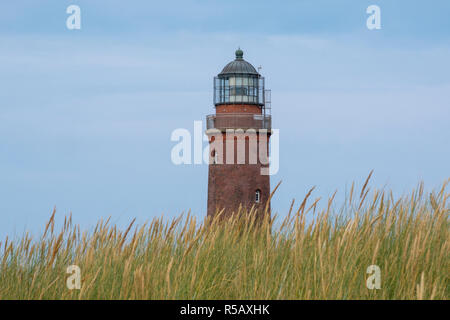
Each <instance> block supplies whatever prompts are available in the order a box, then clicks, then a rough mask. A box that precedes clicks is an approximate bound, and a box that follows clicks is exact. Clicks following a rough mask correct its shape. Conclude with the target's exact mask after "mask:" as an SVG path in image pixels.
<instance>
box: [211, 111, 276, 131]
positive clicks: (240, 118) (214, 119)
mask: <svg viewBox="0 0 450 320" xmlns="http://www.w3.org/2000/svg"><path fill="white" fill-rule="evenodd" d="M206 129H218V130H226V129H255V130H258V129H267V130H268V131H270V130H271V129H272V117H271V116H270V115H263V114H249V113H223V114H222V113H218V114H210V115H208V116H206Z"/></svg>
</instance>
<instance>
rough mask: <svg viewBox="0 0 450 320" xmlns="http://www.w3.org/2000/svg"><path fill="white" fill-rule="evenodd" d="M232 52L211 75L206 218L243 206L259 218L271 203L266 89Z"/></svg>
mask: <svg viewBox="0 0 450 320" xmlns="http://www.w3.org/2000/svg"><path fill="white" fill-rule="evenodd" d="M235 55H236V57H235V59H234V60H233V61H231V62H230V63H228V64H227V65H226V66H225V67H224V68H223V69H222V71H221V72H220V73H219V74H218V75H217V76H216V77H214V108H215V113H214V114H211V115H208V116H207V117H206V135H207V136H208V139H209V146H210V148H209V151H210V157H209V159H210V161H209V167H208V216H209V217H214V216H215V215H216V214H217V213H219V212H220V211H221V210H224V216H225V217H226V216H230V215H231V214H232V213H236V212H237V211H238V209H239V207H240V206H242V209H243V210H247V211H248V210H250V208H252V207H253V208H254V209H255V212H256V213H257V214H258V215H259V216H261V217H262V215H263V214H264V209H265V207H266V205H270V204H269V203H268V201H269V196H270V177H269V173H268V172H269V161H268V159H269V138H270V135H271V106H270V90H266V89H265V87H264V77H262V76H261V74H259V72H258V71H257V70H256V69H255V67H253V65H251V64H250V63H249V62H247V61H245V60H244V52H243V51H242V50H241V49H238V50H237V51H236V52H235ZM241 212H242V211H241Z"/></svg>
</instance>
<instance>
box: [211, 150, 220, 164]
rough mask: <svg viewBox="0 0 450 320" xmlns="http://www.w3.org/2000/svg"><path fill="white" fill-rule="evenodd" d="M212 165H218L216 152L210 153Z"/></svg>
mask: <svg viewBox="0 0 450 320" xmlns="http://www.w3.org/2000/svg"><path fill="white" fill-rule="evenodd" d="M212 158H213V159H212V163H213V164H217V163H218V160H219V154H218V153H217V151H216V150H213V152H212Z"/></svg>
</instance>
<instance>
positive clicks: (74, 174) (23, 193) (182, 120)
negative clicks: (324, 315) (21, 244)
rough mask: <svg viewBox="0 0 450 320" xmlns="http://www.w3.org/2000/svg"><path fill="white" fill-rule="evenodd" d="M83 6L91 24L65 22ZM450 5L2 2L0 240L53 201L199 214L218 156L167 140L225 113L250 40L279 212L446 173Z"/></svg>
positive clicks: (131, 212) (113, 213)
mask: <svg viewBox="0 0 450 320" xmlns="http://www.w3.org/2000/svg"><path fill="white" fill-rule="evenodd" d="M72 4H75V5H78V6H79V7H80V9H81V29H80V30H69V29H68V28H67V27H66V20H67V18H68V17H69V14H67V13H66V8H67V7H68V6H69V5H72ZM373 4H375V5H378V6H379V7H380V9H381V29H379V30H369V29H368V28H367V26H366V20H367V18H368V17H369V15H368V14H367V13H366V8H367V7H368V6H369V5H373ZM449 16H450V2H449V1H446V0H436V1H432V2H429V1H403V0H397V1H380V0H371V1H365V0H361V1H354V0H353V1H351V0H348V1H345V0H339V1H334V0H333V1H331V0H329V1H324V0H309V1H300V0H296V1H283V2H280V1H266V0H264V1H262V0H259V1H252V0H249V1H242V0H241V1H232V0H230V1H192V0H183V1H181V0H180V1H163V2H161V1H128V2H127V1H113V0H109V1H100V0H98V1H95V2H94V1H87V0H78V1H77V0H71V1H66V0H52V1H50V0H41V1H31V0H29V1H27V0H20V1H2V2H1V4H0V239H3V238H4V237H5V236H7V235H8V236H10V237H14V236H20V235H21V234H23V233H24V232H26V231H30V232H32V233H34V234H39V232H41V230H42V229H43V227H44V226H45V222H46V221H47V220H48V218H49V217H50V215H51V212H52V210H53V208H54V207H56V211H57V216H56V217H57V221H63V220H64V216H65V215H67V214H69V213H72V216H73V220H74V222H75V223H78V224H80V225H81V226H82V227H84V228H87V229H89V228H92V227H93V226H94V225H95V223H96V222H97V221H98V220H100V219H102V218H103V219H106V218H107V217H111V221H112V222H113V223H116V224H118V225H119V226H125V225H127V224H128V223H129V222H130V221H131V220H132V219H133V218H137V221H138V222H139V223H143V222H145V221H148V220H151V219H152V218H154V217H160V216H162V215H164V216H165V217H167V218H173V217H176V216H178V215H179V214H181V213H183V212H184V213H186V212H187V211H188V210H191V212H192V214H194V215H195V216H196V217H198V219H199V220H201V219H203V218H204V217H205V215H206V203H207V178H208V177H207V173H208V171H207V170H208V168H207V165H205V164H203V165H180V166H176V165H174V164H173V163H172V161H171V157H170V155H171V149H172V148H173V147H174V146H175V144H176V142H173V141H171V140H170V137H171V133H172V132H173V131H174V130H175V129H178V128H186V129H188V130H190V131H191V132H192V131H193V126H194V121H203V122H204V119H205V116H206V115H208V114H211V113H213V112H214V108H213V90H212V84H213V77H214V76H215V75H217V74H218V73H219V72H220V71H221V69H222V68H223V67H224V66H225V65H226V64H227V63H228V62H230V61H231V60H233V59H234V51H235V50H236V49H237V48H238V47H240V48H241V49H242V50H243V51H244V58H245V59H246V60H247V61H249V62H250V63H252V64H253V65H254V66H255V67H259V66H261V67H262V68H261V73H262V75H263V76H264V77H265V78H266V87H267V88H269V89H271V90H272V117H273V120H272V122H273V127H274V128H277V129H279V130H280V155H279V157H280V169H279V172H278V173H277V174H275V175H273V176H271V184H272V187H273V186H275V185H276V184H277V183H278V182H279V181H282V183H281V185H280V188H279V189H278V191H277V193H276V194H275V197H274V199H273V201H272V209H273V210H274V212H277V213H278V214H279V215H280V216H284V215H286V214H287V212H288V210H289V207H290V204H291V201H292V199H296V201H297V202H298V203H300V202H301V200H302V199H303V197H304V196H305V194H306V193H307V192H308V190H309V189H310V188H311V187H313V186H316V189H315V191H314V193H313V197H314V198H315V197H322V198H324V199H326V198H327V197H328V196H330V195H332V194H333V193H334V191H335V190H338V193H337V201H338V202H337V206H339V201H343V199H344V198H345V194H346V192H348V189H349V188H350V186H351V184H352V182H353V181H355V183H356V184H357V185H362V184H363V183H364V181H365V179H366V177H367V175H368V174H369V172H370V171H371V170H373V171H374V173H373V177H372V180H371V183H370V185H371V187H372V188H377V189H382V188H386V189H388V190H389V189H392V190H393V191H394V194H396V195H402V194H407V193H408V192H410V191H411V190H412V189H413V188H415V187H416V186H417V184H418V183H419V182H421V181H423V182H424V183H425V187H426V188H427V190H432V189H433V188H439V187H440V186H441V185H442V183H443V182H444V181H445V180H446V179H448V178H449V177H450V165H449V164H450V161H449V158H450V130H449V123H450V103H449V102H450V62H449V58H450V41H449V40H450V19H449ZM205 145H206V144H205ZM0 241H1V240H0Z"/></svg>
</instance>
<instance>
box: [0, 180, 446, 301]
mask: <svg viewBox="0 0 450 320" xmlns="http://www.w3.org/2000/svg"><path fill="white" fill-rule="evenodd" d="M447 182H448V181H447ZM446 187H447V183H445V184H444V185H443V186H442V188H441V189H440V190H437V191H436V192H433V193H431V194H425V192H424V189H423V186H422V185H420V186H419V187H418V189H417V190H413V191H412V192H411V194H410V195H408V196H403V197H400V198H398V199H394V197H393V195H392V193H390V192H386V191H373V192H370V193H369V190H368V187H367V181H366V184H364V187H363V188H362V190H361V191H360V192H356V190H354V188H353V187H352V190H351V192H350V195H349V197H348V199H347V203H346V205H345V207H344V208H343V210H339V211H338V212H335V210H333V209H332V208H333V207H334V206H333V201H334V200H333V197H331V198H330V199H329V200H328V202H325V203H324V208H323V209H319V205H320V203H321V202H320V201H318V200H316V201H314V200H313V199H312V198H311V192H310V193H308V195H307V196H306V197H305V199H304V200H303V201H302V203H301V204H300V206H299V207H298V208H295V209H294V202H293V203H292V206H291V210H290V212H289V215H288V216H287V217H286V218H285V219H283V220H282V221H278V218H277V217H275V216H273V217H271V218H266V219H264V220H263V221H261V220H255V218H254V217H255V211H254V210H250V212H244V211H243V210H241V212H239V213H238V214H236V215H233V217H232V218H230V219H214V220H205V221H203V222H202V223H197V221H196V219H195V217H193V216H191V215H189V214H188V215H187V216H185V217H183V216H181V217H179V218H177V219H174V220H172V221H164V220H163V219H162V218H159V219H153V220H152V221H151V222H149V223H147V224H144V225H141V226H136V225H134V221H133V222H132V223H131V224H130V226H129V227H128V228H127V229H126V230H119V228H117V227H116V226H112V225H110V223H109V221H100V222H99V223H98V224H97V226H96V227H95V230H93V231H91V232H82V231H81V230H80V227H79V226H77V225H74V224H73V223H72V218H71V216H69V217H67V218H66V219H65V222H64V225H63V227H62V230H60V231H56V230H55V212H53V215H52V217H51V219H50V221H49V222H48V224H47V225H46V228H45V232H44V234H43V235H42V236H41V237H40V238H38V239H33V238H32V237H31V236H30V235H28V234H26V235H24V236H23V237H22V238H21V239H18V240H15V241H10V240H8V239H6V240H4V241H2V242H0V254H1V255H0V299H448V297H449V277H448V272H449V270H450V269H449V267H450V265H449V249H450V248H449V244H450V242H449V211H450V210H449V206H448V203H447V200H448V196H449V195H448V193H447V192H446ZM369 196H370V199H369ZM266 216H267V217H269V215H266ZM237 217H239V218H237ZM70 265H77V266H79V268H80V270H81V289H79V290H78V289H74V290H69V289H68V287H67V284H66V282H67V279H68V277H69V276H70V274H68V273H67V267H68V266H70ZM370 265H377V266H379V268H380V271H381V288H380V289H372V290H370V289H368V288H367V286H366V281H367V279H368V277H369V276H370V275H371V274H368V273H367V272H366V271H367V268H368V267H369V266H370Z"/></svg>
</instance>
